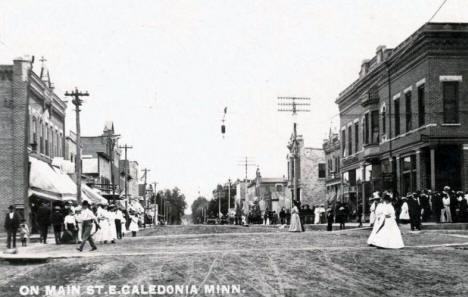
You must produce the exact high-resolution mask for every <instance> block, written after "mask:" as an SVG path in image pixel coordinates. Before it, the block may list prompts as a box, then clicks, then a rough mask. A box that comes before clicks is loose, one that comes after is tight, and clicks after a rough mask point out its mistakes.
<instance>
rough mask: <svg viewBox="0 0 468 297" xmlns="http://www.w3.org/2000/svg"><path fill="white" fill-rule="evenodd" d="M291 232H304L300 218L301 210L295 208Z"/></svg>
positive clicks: (292, 214)
mask: <svg viewBox="0 0 468 297" xmlns="http://www.w3.org/2000/svg"><path fill="white" fill-rule="evenodd" d="M289 232H302V226H301V219H300V218H299V209H298V208H297V206H294V207H293V208H292V210H291V225H290V226H289Z"/></svg>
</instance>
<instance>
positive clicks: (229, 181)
mask: <svg viewBox="0 0 468 297" xmlns="http://www.w3.org/2000/svg"><path fill="white" fill-rule="evenodd" d="M230 209H231V179H228V214H229V210H230Z"/></svg>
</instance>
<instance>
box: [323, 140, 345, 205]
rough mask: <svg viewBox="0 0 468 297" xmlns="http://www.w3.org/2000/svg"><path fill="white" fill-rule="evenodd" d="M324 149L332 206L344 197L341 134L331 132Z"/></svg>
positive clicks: (328, 198)
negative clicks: (341, 169)
mask: <svg viewBox="0 0 468 297" xmlns="http://www.w3.org/2000/svg"><path fill="white" fill-rule="evenodd" d="M322 147H323V151H324V153H325V162H326V166H327V167H326V178H325V187H326V191H327V204H328V205H331V204H333V203H334V202H335V201H340V200H341V197H342V191H341V174H340V161H341V150H340V137H339V134H338V133H333V132H331V131H330V134H329V136H328V138H327V139H325V140H324V141H323V146H322Z"/></svg>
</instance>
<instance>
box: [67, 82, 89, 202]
mask: <svg viewBox="0 0 468 297" xmlns="http://www.w3.org/2000/svg"><path fill="white" fill-rule="evenodd" d="M65 96H67V97H72V98H73V99H72V103H73V105H75V114H76V160H75V174H76V199H77V200H78V203H81V127H80V111H81V110H80V106H81V105H82V104H83V99H81V98H80V97H87V96H89V93H88V92H87V91H86V92H81V91H79V90H78V88H76V87H75V90H73V91H71V92H68V91H66V92H65Z"/></svg>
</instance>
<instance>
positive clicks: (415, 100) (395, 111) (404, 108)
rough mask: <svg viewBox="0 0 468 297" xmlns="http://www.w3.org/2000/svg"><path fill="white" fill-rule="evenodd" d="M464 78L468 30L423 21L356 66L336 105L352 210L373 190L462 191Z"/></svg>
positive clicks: (467, 95) (466, 163)
mask: <svg viewBox="0 0 468 297" xmlns="http://www.w3.org/2000/svg"><path fill="white" fill-rule="evenodd" d="M467 79H468V24H461V23H427V24H425V25H423V26H422V27H421V28H420V29H418V30H417V31H416V32H415V33H413V34H412V35H411V36H410V37H409V38H407V39H406V40H405V41H403V42H402V43H401V44H400V45H398V46H397V47H396V48H394V49H387V48H386V47H384V46H379V47H378V48H377V50H376V55H375V56H374V57H373V58H372V59H370V60H365V61H364V62H363V63H362V65H361V72H360V74H359V78H358V79H357V80H356V81H355V82H353V83H352V84H351V85H350V86H349V87H347V88H346V89H345V90H344V91H343V92H341V93H340V95H339V97H338V99H337V100H336V103H337V104H338V106H339V111H340V122H341V124H340V126H341V128H340V136H341V140H340V141H341V155H342V162H341V163H342V164H341V174H342V179H343V190H344V195H345V197H347V199H349V201H351V204H354V205H358V204H362V202H364V207H365V205H366V204H367V201H366V200H364V201H362V198H363V197H364V198H367V197H368V196H369V193H370V192H371V191H374V190H383V189H393V190H394V191H398V192H399V193H401V194H406V193H407V192H412V191H415V190H419V189H425V188H429V189H433V190H441V189H442V187H443V186H445V185H449V186H451V187H452V188H453V189H461V190H468V129H467V125H468V114H467V112H466V111H467V110H468V81H467Z"/></svg>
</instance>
